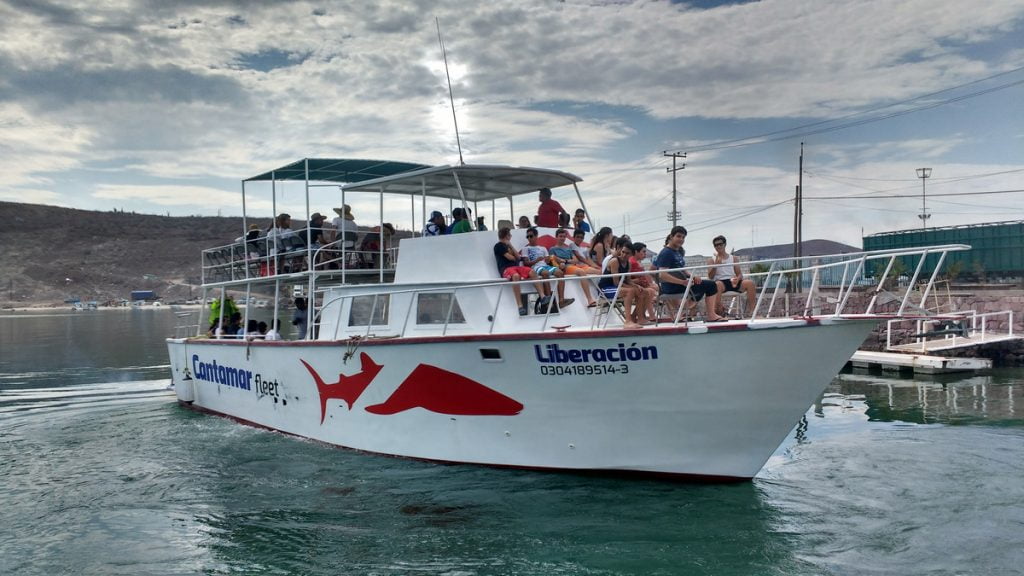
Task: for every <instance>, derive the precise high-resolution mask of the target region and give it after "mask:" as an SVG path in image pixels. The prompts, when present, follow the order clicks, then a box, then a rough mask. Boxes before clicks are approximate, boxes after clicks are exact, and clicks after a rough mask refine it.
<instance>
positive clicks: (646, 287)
mask: <svg viewBox="0 0 1024 576" xmlns="http://www.w3.org/2000/svg"><path fill="white" fill-rule="evenodd" d="M646 258H647V245H646V244H644V243H643V242H634V243H633V257H632V258H630V259H629V271H630V272H645V269H644V267H643V265H642V264H640V262H641V261H642V260H644V259H646ZM632 279H633V282H634V283H635V284H636V285H637V286H639V287H640V289H641V290H643V291H644V292H645V294H644V305H643V306H642V307H641V308H640V311H641V313H642V314H643V315H644V317H646V318H647V319H648V320H649V321H651V322H654V321H656V320H657V314H655V312H654V302H655V300H657V299H658V285H657V284H656V283H655V282H654V280H653V279H652V278H651V276H650V275H649V274H636V275H634V276H632Z"/></svg>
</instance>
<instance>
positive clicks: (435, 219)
mask: <svg viewBox="0 0 1024 576" xmlns="http://www.w3.org/2000/svg"><path fill="white" fill-rule="evenodd" d="M446 230H447V226H446V225H445V223H444V214H441V213H440V212H438V211H437V210H434V211H433V212H431V213H430V220H427V225H426V226H424V227H423V235H424V236H440V235H442V234H444V233H445V232H446Z"/></svg>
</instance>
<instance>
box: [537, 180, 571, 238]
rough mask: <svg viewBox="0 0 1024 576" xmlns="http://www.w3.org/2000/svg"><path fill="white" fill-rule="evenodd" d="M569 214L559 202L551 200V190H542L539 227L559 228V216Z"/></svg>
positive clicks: (538, 210)
mask: <svg viewBox="0 0 1024 576" xmlns="http://www.w3.org/2000/svg"><path fill="white" fill-rule="evenodd" d="M560 214H568V212H566V211H565V208H562V205H561V204H559V203H558V201H557V200H552V199H551V188H541V189H540V207H538V208H537V226H540V227H543V228H558V216H559V215H560Z"/></svg>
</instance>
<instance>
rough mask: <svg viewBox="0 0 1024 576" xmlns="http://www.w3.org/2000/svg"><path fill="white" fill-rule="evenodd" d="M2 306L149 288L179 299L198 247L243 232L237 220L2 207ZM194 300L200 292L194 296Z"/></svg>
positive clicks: (186, 291)
mask: <svg viewBox="0 0 1024 576" xmlns="http://www.w3.org/2000/svg"><path fill="white" fill-rule="evenodd" d="M0 222H3V226H2V227H0V247H2V248H0V307H4V308H9V307H35V306H48V305H54V304H59V303H62V302H63V301H64V300H65V299H68V298H80V299H82V300H83V301H90V300H95V301H98V302H100V303H103V302H106V301H109V300H121V299H122V298H128V297H129V294H130V292H131V291H132V290H153V291H155V292H156V293H157V294H158V295H159V296H161V297H162V299H163V300H164V301H168V302H170V301H177V300H185V299H187V298H189V295H190V286H189V285H190V284H192V285H198V283H199V275H200V269H199V266H200V253H201V251H202V250H203V248H209V247H211V246H216V245H218V244H228V243H230V242H231V241H232V240H233V239H234V238H235V237H237V236H239V235H240V234H241V230H242V221H241V218H216V217H168V216H154V215H146V214H133V213H125V212H94V211H88V210H73V209H69V208H58V207H54V206H42V205H37V204H16V203H11V202H0ZM195 294H196V295H198V291H196V292H195Z"/></svg>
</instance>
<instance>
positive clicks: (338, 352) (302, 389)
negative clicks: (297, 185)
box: [168, 159, 967, 481]
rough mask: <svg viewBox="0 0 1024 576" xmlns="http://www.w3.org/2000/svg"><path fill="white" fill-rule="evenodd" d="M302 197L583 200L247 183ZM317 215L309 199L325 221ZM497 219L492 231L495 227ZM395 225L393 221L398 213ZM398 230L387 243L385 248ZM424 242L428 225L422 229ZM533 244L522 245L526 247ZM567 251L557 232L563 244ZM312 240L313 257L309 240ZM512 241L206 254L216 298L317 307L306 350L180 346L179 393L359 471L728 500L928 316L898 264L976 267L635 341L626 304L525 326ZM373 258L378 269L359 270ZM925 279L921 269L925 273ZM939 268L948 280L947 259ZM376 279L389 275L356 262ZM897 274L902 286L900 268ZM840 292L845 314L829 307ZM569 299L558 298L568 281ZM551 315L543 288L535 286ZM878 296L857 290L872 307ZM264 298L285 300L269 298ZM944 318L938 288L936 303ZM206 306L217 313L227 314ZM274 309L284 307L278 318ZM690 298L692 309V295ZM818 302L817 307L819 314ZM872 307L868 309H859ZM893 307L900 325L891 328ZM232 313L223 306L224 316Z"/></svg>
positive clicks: (850, 272) (302, 177)
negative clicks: (528, 472) (425, 470)
mask: <svg viewBox="0 0 1024 576" xmlns="http://www.w3.org/2000/svg"><path fill="white" fill-rule="evenodd" d="M284 180H299V181H302V182H304V183H305V189H306V191H307V194H308V193H309V190H314V191H315V190H317V187H318V186H325V187H330V188H331V189H339V184H340V190H339V192H340V197H339V198H337V200H338V201H339V202H340V204H339V205H344V204H345V201H346V198H351V197H352V196H351V195H353V194H374V195H377V196H378V197H379V201H380V203H381V206H383V203H384V202H385V201H386V200H389V199H390V200H393V199H397V201H398V202H399V203H402V204H403V205H409V203H410V198H412V200H411V202H412V206H413V212H414V213H415V212H416V208H417V207H416V204H417V201H418V203H419V204H420V209H419V214H420V216H421V218H420V223H421V224H422V221H423V218H422V217H423V215H425V214H427V213H428V211H427V203H428V201H430V202H435V201H444V202H452V203H456V204H457V205H459V206H463V207H470V206H472V207H473V208H477V207H478V206H479V205H480V204H481V203H495V202H508V205H509V214H510V220H511V207H512V198H514V197H516V196H520V195H524V194H536V193H537V191H538V190H540V189H542V188H551V189H558V188H562V187H570V186H571V187H572V188H573V189H574V190H575V192H576V194H577V197H578V198H579V201H580V204H581V205H584V204H583V198H582V195H581V194H580V190H579V186H578V184H579V182H581V179H580V178H578V177H577V176H575V175H572V174H569V173H566V172H560V171H555V170H547V169H538V168H523V167H509V166H482V165H460V166H439V167H430V166H423V165H412V164H402V163H391V162H374V161H363V160H325V159H309V160H304V161H301V162H297V163H294V164H291V165H289V166H286V167H283V168H280V169H277V170H274V171H271V172H267V173H265V174H261V175H259V176H256V177H254V178H251V179H248V180H246V181H245V182H243V195H244V194H245V192H246V186H247V185H248V184H250V183H252V182H254V181H267V182H271V183H272V189H273V183H274V182H278V181H284ZM308 205H309V199H308V197H307V206H308ZM473 211H474V212H477V213H478V211H477V210H475V209H474V210H473ZM381 220H383V209H382V210H381ZM383 225H384V223H383V221H381V222H380V223H379V225H378V227H377V228H376V229H377V230H378V231H382V230H383V229H384V228H383ZM414 229H415V226H414ZM524 233H525V231H524V230H513V244H514V245H516V246H519V245H522V244H525V243H526V240H525V237H524ZM540 234H541V235H542V237H549V238H550V239H553V237H554V229H541V230H540ZM307 239H311V236H308V235H307ZM496 241H497V235H496V234H495V232H494V231H474V232H469V233H464V234H455V235H446V236H437V237H417V236H415V235H414V236H413V237H407V238H403V239H402V240H401V241H400V243H398V245H397V246H395V247H388V246H386V243H385V242H379V243H378V245H376V246H375V248H374V250H375V253H367V251H366V250H360V249H359V248H358V247H357V245H356V244H355V242H352V240H351V239H348V238H339V239H338V240H337V241H335V242H332V243H327V244H325V245H321V246H314V245H312V244H310V243H307V244H306V245H305V246H303V247H301V248H298V249H293V250H288V249H286V247H285V246H284V245H282V243H281V242H280V240H279V239H276V238H270V239H262V240H259V241H257V242H255V243H250V242H248V241H245V240H243V241H242V242H240V243H238V244H236V245H231V246H227V247H220V248H215V249H212V250H209V251H207V252H206V253H204V258H203V277H204V292H206V293H208V292H209V291H210V290H214V291H217V292H216V293H215V297H219V298H222V299H223V298H224V294H225V293H226V292H227V291H229V290H236V291H240V290H244V291H245V292H246V295H247V297H249V295H250V294H251V293H253V292H257V293H268V292H269V293H268V300H270V301H272V302H274V305H273V307H274V316H275V317H276V316H277V306H278V302H279V301H280V298H279V297H278V296H279V295H280V294H281V293H282V292H283V291H285V290H287V291H288V292H289V293H297V292H301V293H302V294H304V295H306V296H307V297H308V299H309V302H310V304H309V311H308V317H309V318H310V320H311V321H310V322H309V324H308V327H307V330H306V334H305V336H306V338H304V339H301V340H291V341H262V340H253V341H250V340H246V339H241V340H238V339H211V338H205V337H202V336H201V333H202V331H203V330H204V329H205V326H201V324H203V322H200V323H199V324H200V326H199V328H198V329H197V333H196V336H195V337H190V338H172V339H169V340H168V348H169V354H170V363H171V370H172V378H173V384H174V387H175V389H176V393H177V396H178V399H179V400H180V401H181V402H182V403H183V404H185V405H188V406H191V407H193V408H196V409H200V410H203V411H208V412H212V413H216V414H220V415H224V416H228V417H230V418H233V419H236V420H239V421H243V422H246V423H250V424H254V425H257V426H261V427H266V428H269V429H273V430H278V431H281V432H285V433H288V434H294V435H297V436H302V437H306V438H311V439H315V440H318V441H322V442H326V443H329V444H333V445H337V446H343V447H347V448H353V449H357V450H362V451H367V452H374V453H380V454H388V455H394V456H403V457H410V458H417V459H426V460H434V461H441V462H457V463H471V464H483V465H492V466H505V467H517V468H531V469H552V470H571V471H600V472H616V473H640V474H650V475H664V476H673V477H680V478H692V479H703V480H714V481H735V480H744V479H749V478H752V477H753V476H754V475H755V474H756V473H757V472H758V470H759V469H760V468H761V467H762V466H763V464H764V463H765V462H766V461H767V459H768V458H769V457H770V456H771V454H772V453H773V451H774V450H775V449H776V448H777V447H778V445H779V444H780V443H781V442H782V440H783V439H784V438H785V436H786V435H787V434H788V433H789V432H790V430H792V428H793V426H794V425H795V424H796V422H797V421H798V420H799V418H800V417H801V415H802V414H803V413H804V412H805V411H806V409H807V408H808V406H810V405H811V404H812V402H813V401H814V400H815V399H816V398H817V397H818V395H819V394H820V393H821V392H822V390H823V389H824V388H825V386H826V385H827V384H828V383H829V382H830V380H831V378H832V377H833V376H834V375H835V374H836V373H837V372H838V370H839V369H840V368H841V367H842V366H843V364H844V363H845V362H846V361H847V360H848V359H849V358H850V356H851V355H852V353H853V352H854V351H855V350H856V349H857V347H858V346H859V344H860V343H861V342H863V340H864V338H865V337H866V336H867V334H868V333H869V331H870V330H871V329H872V327H874V326H875V325H876V324H877V322H878V321H879V320H883V319H886V318H890V317H894V316H899V315H902V314H904V313H905V312H907V311H908V310H912V309H913V302H911V300H910V298H911V292H909V291H908V292H906V294H905V297H904V298H903V299H902V300H897V301H895V302H889V303H888V304H887V305H886V306H884V307H883V306H882V305H881V304H880V303H879V302H878V301H877V299H876V298H870V301H868V299H866V298H851V295H852V294H853V293H854V292H855V291H856V290H860V292H859V294H860V295H861V296H863V294H864V290H865V288H864V286H865V284H868V281H867V280H865V278H866V276H867V274H868V268H870V269H871V273H872V274H874V275H875V276H874V277H873V279H872V280H871V281H870V286H868V290H870V291H871V293H874V294H880V293H883V292H884V288H885V287H886V286H887V284H886V280H887V277H888V276H889V272H890V270H891V269H892V268H893V263H894V262H895V261H896V260H897V259H903V260H904V261H908V260H911V261H914V262H919V263H920V265H919V266H918V267H917V270H916V272H915V274H914V281H915V282H916V281H917V280H919V279H920V280H922V281H923V282H924V284H926V285H927V286H930V283H931V281H932V280H933V279H934V277H935V273H932V274H931V277H930V278H924V276H925V275H926V274H924V272H925V271H926V270H925V266H924V264H925V262H926V261H928V262H929V266H933V267H934V269H935V270H938V268H940V267H941V262H942V259H943V258H944V255H945V253H947V252H949V251H952V250H960V249H965V248H967V247H965V246H944V247H931V248H928V249H919V250H901V251H885V252H874V253H858V254H847V255H837V256H834V257H829V258H821V257H818V258H817V259H816V260H817V261H816V262H810V261H809V260H807V261H801V260H799V259H795V260H786V261H772V262H765V263H763V264H764V269H765V270H766V271H765V272H762V273H760V274H759V275H756V276H759V282H760V286H761V287H760V292H759V297H758V300H757V306H756V307H755V309H754V310H752V311H747V314H746V319H743V320H729V321H725V322H702V321H693V320H689V319H688V318H686V317H685V315H684V314H683V312H682V307H679V308H680V309H679V311H678V312H676V313H675V314H666V315H665V318H664V321H662V322H659V323H657V324H656V325H654V326H647V327H644V328H641V329H633V328H627V327H626V324H625V322H624V320H623V318H622V316H621V313H620V310H619V307H618V306H617V304H616V303H615V302H614V301H613V302H605V303H604V305H599V306H595V307H592V308H588V307H587V306H586V305H585V303H584V302H585V300H584V293H583V291H582V285H581V282H587V281H591V279H597V278H598V277H589V278H586V279H584V278H579V277H577V278H568V277H567V278H566V279H565V280H564V281H565V291H566V296H567V297H572V298H575V299H576V301H577V302H576V304H574V305H569V306H565V307H562V308H561V309H556V308H555V307H554V306H550V307H548V308H547V309H543V308H542V307H541V308H535V307H534V306H533V305H529V306H526V307H527V309H528V311H529V312H530V313H528V314H526V315H525V316H524V315H521V314H520V307H522V304H523V303H522V302H516V301H515V298H514V297H513V295H512V287H511V285H510V283H509V282H507V281H503V280H502V279H501V278H500V277H499V275H498V272H497V268H496V265H495V259H494V252H493V247H494V245H495V242H496ZM354 257H356V258H354ZM915 258H916V260H914V259H915ZM936 259H938V262H937V263H936V262H935V260H936ZM356 260H358V261H359V262H363V263H365V262H371V263H372V267H370V268H364V267H360V268H353V267H352V263H353V262H354V261H356ZM882 268H884V272H882V271H881V269H882ZM795 277H801V278H807V279H808V283H809V288H808V292H807V300H806V302H807V305H806V306H805V307H803V308H802V309H801V310H799V311H797V313H796V314H793V313H789V314H781V313H780V310H779V308H778V307H777V306H775V303H776V298H777V296H778V295H779V294H780V293H781V292H782V291H785V288H786V285H785V283H786V282H791V281H792V280H793V278H795ZM825 277H835V278H836V281H835V282H834V283H835V284H838V286H837V287H835V288H834V291H835V293H836V294H837V295H838V297H835V298H832V299H831V300H834V301H829V302H828V303H827V304H826V306H825V308H828V309H822V302H825V301H826V300H827V299H823V298H819V297H818V291H819V289H820V284H821V282H822V279H823V278H825ZM551 282H554V281H553V280H552V281H551ZM521 286H522V289H523V292H524V293H526V294H524V297H525V298H531V295H530V294H529V292H530V291H531V290H532V288H531V287H530V285H529V283H522V284H521ZM855 289H856V290H855ZM261 291H263V292H261ZM922 292H923V295H922V298H926V297H927V287H925V288H924V289H922ZM206 293H204V298H206V296H207V294H206ZM271 298H272V300H271ZM684 298H685V296H684ZM816 298H817V299H816ZM854 300H863V301H864V304H865V305H864V306H863V307H862V309H854V307H853V304H852V302H853V301H854ZM882 308H885V310H884V311H883V310H882ZM222 309H223V307H222Z"/></svg>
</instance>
